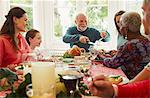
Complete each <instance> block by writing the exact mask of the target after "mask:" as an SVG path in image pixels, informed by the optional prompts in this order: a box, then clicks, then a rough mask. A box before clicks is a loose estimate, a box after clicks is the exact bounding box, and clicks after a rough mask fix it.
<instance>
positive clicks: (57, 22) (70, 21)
mask: <svg viewBox="0 0 150 98" xmlns="http://www.w3.org/2000/svg"><path fill="white" fill-rule="evenodd" d="M81 4H82V5H81ZM77 5H81V6H83V5H84V7H83V8H81V7H80V6H77ZM54 9H55V10H54V15H55V17H54V18H55V19H54V32H55V33H54V35H55V37H62V36H63V35H64V33H65V32H66V30H67V28H68V27H69V26H73V25H74V18H75V14H76V13H78V10H79V9H80V11H81V10H82V12H84V13H86V15H87V17H88V22H89V26H91V27H94V28H97V29H98V30H102V29H104V27H103V25H102V24H103V22H104V20H105V18H106V17H107V16H108V1H107V0H85V1H75V0H55V5H54Z"/></svg>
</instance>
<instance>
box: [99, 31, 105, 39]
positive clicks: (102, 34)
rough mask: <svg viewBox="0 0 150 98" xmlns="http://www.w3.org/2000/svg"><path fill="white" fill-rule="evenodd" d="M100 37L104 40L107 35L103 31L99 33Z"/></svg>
mask: <svg viewBox="0 0 150 98" xmlns="http://www.w3.org/2000/svg"><path fill="white" fill-rule="evenodd" d="M100 36H101V37H102V39H105V38H106V36H107V33H106V32H105V31H102V32H101V33H100Z"/></svg>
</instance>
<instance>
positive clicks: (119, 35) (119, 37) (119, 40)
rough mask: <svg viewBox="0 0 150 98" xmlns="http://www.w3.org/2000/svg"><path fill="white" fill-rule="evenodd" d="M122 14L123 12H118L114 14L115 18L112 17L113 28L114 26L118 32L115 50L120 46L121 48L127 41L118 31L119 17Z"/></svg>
mask: <svg viewBox="0 0 150 98" xmlns="http://www.w3.org/2000/svg"><path fill="white" fill-rule="evenodd" d="M124 13H125V11H123V10H120V11H119V12H117V13H116V14H115V17H114V22H115V26H116V29H117V32H118V38H117V49H118V48H119V47H120V46H122V45H123V44H124V43H125V42H127V40H126V39H125V38H124V37H123V36H122V34H121V32H120V31H119V29H120V17H121V15H122V14H124Z"/></svg>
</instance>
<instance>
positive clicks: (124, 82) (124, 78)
mask: <svg viewBox="0 0 150 98" xmlns="http://www.w3.org/2000/svg"><path fill="white" fill-rule="evenodd" d="M114 76H121V75H109V77H114ZM121 77H122V79H123V81H122V82H121V83H119V84H126V83H128V82H129V79H128V78H127V77H123V76H121Z"/></svg>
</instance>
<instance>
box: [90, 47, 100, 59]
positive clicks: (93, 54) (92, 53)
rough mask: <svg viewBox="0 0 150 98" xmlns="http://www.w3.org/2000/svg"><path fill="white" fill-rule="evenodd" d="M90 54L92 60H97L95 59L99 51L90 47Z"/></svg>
mask: <svg viewBox="0 0 150 98" xmlns="http://www.w3.org/2000/svg"><path fill="white" fill-rule="evenodd" d="M89 52H90V60H95V58H96V57H97V55H98V51H97V50H96V49H95V48H94V46H90V47H89Z"/></svg>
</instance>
